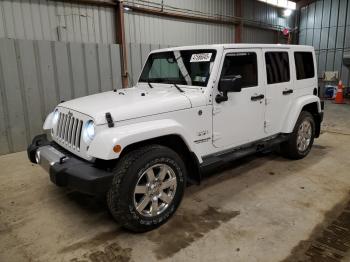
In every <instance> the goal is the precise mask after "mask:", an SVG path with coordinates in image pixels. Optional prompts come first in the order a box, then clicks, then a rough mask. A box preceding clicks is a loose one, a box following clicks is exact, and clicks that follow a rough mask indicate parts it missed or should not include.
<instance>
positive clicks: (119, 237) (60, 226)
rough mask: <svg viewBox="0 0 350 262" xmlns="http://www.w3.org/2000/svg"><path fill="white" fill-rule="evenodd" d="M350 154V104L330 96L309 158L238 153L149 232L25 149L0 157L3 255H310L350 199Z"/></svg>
mask: <svg viewBox="0 0 350 262" xmlns="http://www.w3.org/2000/svg"><path fill="white" fill-rule="evenodd" d="M349 156H350V105H333V104H329V103H328V104H327V105H326V117H325V123H324V131H323V134H322V135H321V137H320V138H319V139H317V140H316V142H315V146H314V147H313V149H312V151H311V153H310V155H309V156H308V157H306V158H305V159H303V160H299V161H289V160H286V159H284V158H282V157H280V156H278V155H276V154H269V155H267V156H259V157H257V156H252V157H248V158H245V159H243V160H239V161H236V162H235V163H232V165H230V166H229V167H227V168H226V169H225V170H223V171H222V172H221V171H220V172H218V174H212V175H210V176H209V177H208V178H206V179H205V181H204V182H203V183H202V185H200V186H191V187H189V188H187V192H186V194H185V198H184V201H183V202H182V204H181V206H180V208H179V210H178V211H177V213H176V215H175V216H174V217H173V218H172V219H171V220H170V221H169V222H168V223H167V224H165V225H164V226H162V227H161V228H159V229H158V230H155V231H152V232H149V233H145V234H131V233H128V232H126V231H124V230H122V229H121V228H120V227H119V226H118V225H117V224H116V223H115V222H114V221H113V220H112V218H111V217H110V215H109V214H108V212H107V209H106V206H105V204H104V203H103V201H101V200H98V199H95V198H91V197H87V196H84V195H81V194H78V193H75V192H70V191H68V190H65V189H62V188H57V187H56V186H54V185H53V184H51V183H50V181H49V179H48V175H47V174H46V173H45V172H44V171H43V170H42V169H41V168H40V167H38V166H35V165H32V164H30V163H29V161H28V160H27V157H26V153H25V152H20V153H16V154H10V155H5V156H1V157H0V261H16V262H17V261H75V262H78V261H79V262H81V261H155V260H159V259H162V260H163V261H244V262H247V261H248V262H250V261H268V262H271V261H308V260H307V259H309V258H308V256H305V252H306V253H307V252H308V253H309V254H310V253H312V249H310V247H311V245H312V243H313V241H314V240H315V239H316V238H317V237H319V236H320V235H322V234H323V233H324V232H323V231H324V229H325V228H326V227H327V226H329V225H331V222H332V220H334V219H335V218H336V217H337V216H339V215H340V214H341V213H342V212H343V210H344V207H345V206H346V203H347V202H348V201H349V200H350V194H349V193H350V192H349V190H350V172H349V170H350V161H349V159H350V157H349ZM348 208H350V205H349V207H348ZM349 211H350V210H349ZM343 217H344V216H343ZM343 220H344V219H343ZM347 239H350V238H347ZM345 246H347V247H349V243H347V244H345ZM347 250H348V248H344V249H343V250H342V252H343V253H341V254H342V256H345V257H346V256H347V258H348V259H346V258H343V261H350V255H349V254H345V253H346V251H347ZM340 258H341V257H338V260H327V261H340ZM310 261H311V260H310ZM313 261H321V260H317V259H316V260H313ZM324 261H326V260H324Z"/></svg>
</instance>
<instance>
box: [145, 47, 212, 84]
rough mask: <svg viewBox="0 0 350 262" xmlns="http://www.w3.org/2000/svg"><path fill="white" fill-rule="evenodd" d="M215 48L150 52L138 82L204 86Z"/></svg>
mask: <svg viewBox="0 0 350 262" xmlns="http://www.w3.org/2000/svg"><path fill="white" fill-rule="evenodd" d="M215 56H216V51H215V50H203V49H202V50H184V51H170V52H161V53H154V54H151V55H150V56H149V57H148V59H147V62H146V65H145V67H144V68H143V71H142V74H141V77H140V80H139V82H146V83H147V82H151V83H166V84H179V85H188V86H206V85H207V83H208V80H209V77H210V73H211V70H212V67H213V64H214V60H215Z"/></svg>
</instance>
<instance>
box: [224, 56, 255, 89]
mask: <svg viewBox="0 0 350 262" xmlns="http://www.w3.org/2000/svg"><path fill="white" fill-rule="evenodd" d="M233 76H241V82H242V88H245V87H252V86H257V85H258V66H257V56H256V53H254V52H239V53H230V54H227V55H226V57H225V60H224V65H223V67H222V72H221V78H229V77H233Z"/></svg>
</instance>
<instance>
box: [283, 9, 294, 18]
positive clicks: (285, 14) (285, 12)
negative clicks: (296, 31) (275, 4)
mask: <svg viewBox="0 0 350 262" xmlns="http://www.w3.org/2000/svg"><path fill="white" fill-rule="evenodd" d="M291 14H292V10H290V9H285V10H284V11H283V16H286V17H288V16H290V15H291Z"/></svg>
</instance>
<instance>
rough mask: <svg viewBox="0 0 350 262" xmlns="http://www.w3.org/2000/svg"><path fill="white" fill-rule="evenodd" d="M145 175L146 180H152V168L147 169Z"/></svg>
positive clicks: (153, 177)
mask: <svg viewBox="0 0 350 262" xmlns="http://www.w3.org/2000/svg"><path fill="white" fill-rule="evenodd" d="M146 175H147V180H148V182H152V181H154V179H155V176H154V171H153V168H150V169H148V170H147V173H146Z"/></svg>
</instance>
